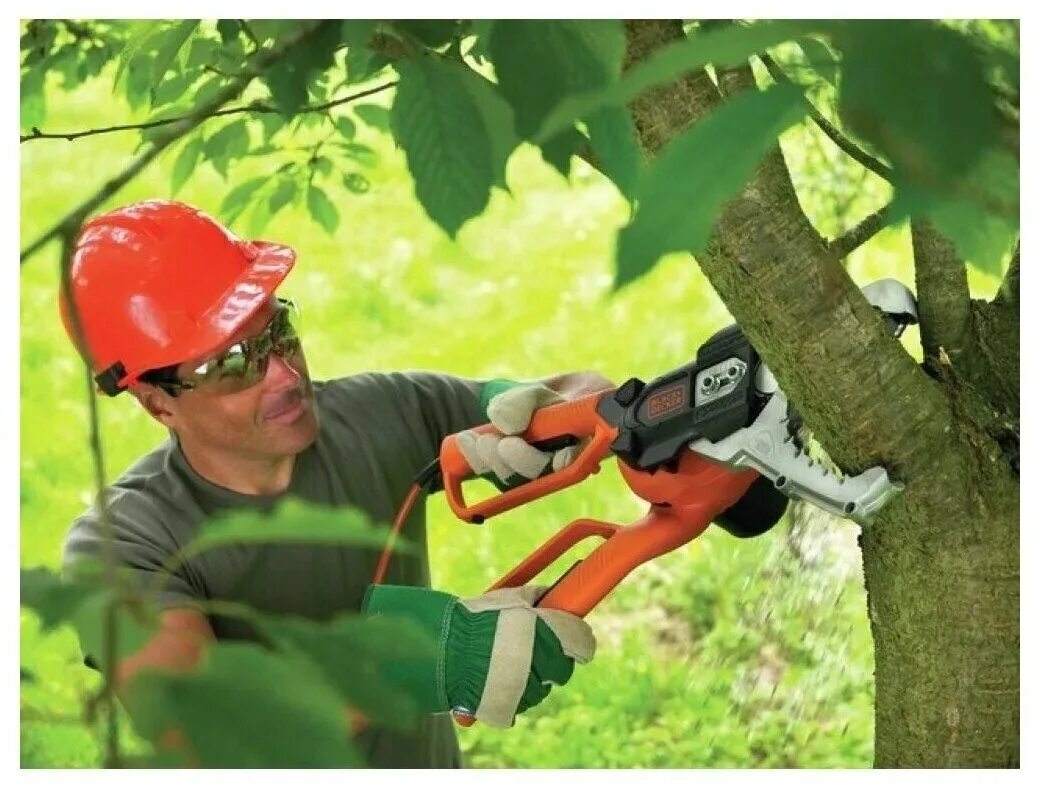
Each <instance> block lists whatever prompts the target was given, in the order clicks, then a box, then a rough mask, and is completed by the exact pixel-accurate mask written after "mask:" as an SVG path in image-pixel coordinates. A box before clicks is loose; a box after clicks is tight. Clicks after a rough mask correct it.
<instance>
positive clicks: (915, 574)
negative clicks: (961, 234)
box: [626, 20, 1019, 767]
mask: <svg viewBox="0 0 1040 795" xmlns="http://www.w3.org/2000/svg"><path fill="white" fill-rule="evenodd" d="M626 31H627V34H628V52H627V56H626V62H627V64H628V65H631V64H632V63H635V62H638V61H640V60H642V59H643V58H645V57H646V56H647V54H649V53H650V52H652V51H653V50H654V49H656V48H658V47H660V46H663V45H665V44H667V43H669V42H671V41H673V40H676V39H679V38H681V37H682V36H683V31H682V27H681V25H680V24H679V23H678V22H677V21H664V20H654V21H635V22H629V23H626ZM748 82H749V81H748V80H747V74H746V73H745V74H743V75H742V74H741V70H736V72H733V70H730V71H729V72H727V73H726V74H723V75H721V76H720V83H721V84H722V86H723V93H725V94H726V95H727V96H728V95H730V94H731V93H733V92H734V91H737V90H754V89H753V85H748ZM721 101H722V96H721V94H720V92H719V90H718V89H717V88H716V86H715V84H714V83H713V82H712V81H711V79H710V78H709V76H708V75H707V73H706V72H704V71H703V70H700V71H697V72H693V73H691V74H688V75H686V76H684V77H683V78H681V79H680V80H678V81H676V83H674V84H673V85H670V86H666V87H660V88H657V89H654V90H651V91H648V92H646V93H645V94H644V95H643V96H641V97H639V98H638V99H637V100H635V101H634V102H633V103H632V105H631V111H632V115H633V118H634V121H635V125H636V129H637V131H638V133H639V136H640V141H641V143H642V145H643V147H644V149H645V150H646V152H647V153H648V155H651V156H652V155H653V154H655V153H656V152H658V151H659V150H660V149H661V148H662V147H663V146H665V145H666V144H667V142H668V141H669V140H671V139H672V138H674V137H675V136H676V135H679V134H681V133H682V132H683V131H685V130H686V129H687V128H688V127H690V126H691V125H692V124H695V123H696V122H697V121H698V120H699V119H700V118H702V117H704V116H705V115H706V114H708V113H710V112H711V110H712V109H713V108H714V107H716V106H717V105H718V104H719V103H720V102H721ZM698 261H699V263H700V266H701V268H702V269H703V270H704V272H705V274H706V275H707V277H708V279H709V281H710V282H711V283H712V286H713V287H714V288H715V289H716V291H717V292H718V294H719V296H720V297H721V298H722V300H723V301H724V302H725V304H726V306H727V308H728V309H729V310H730V312H731V313H732V314H733V316H734V317H735V318H736V320H737V322H738V323H740V325H741V326H742V328H743V329H744V331H745V333H746V334H747V335H748V337H749V339H750V340H751V341H752V343H753V344H754V345H755V346H756V348H757V349H758V351H759V352H760V353H761V354H762V356H763V358H764V359H765V360H766V361H768V362H769V364H770V367H771V368H772V369H773V371H774V373H775V374H776V376H777V378H778V379H779V381H780V383H781V384H782V385H783V387H784V390H785V392H786V393H787V395H788V397H789V398H790V400H791V402H792V404H793V405H795V406H797V407H798V408H799V411H800V412H801V413H802V415H803V416H804V417H805V420H806V423H807V424H808V425H809V427H811V428H812V429H813V430H814V432H815V433H816V435H817V436H818V437H819V438H820V440H821V442H822V443H823V445H824V447H825V448H826V449H827V451H828V452H829V453H830V455H831V457H832V458H833V459H834V460H835V461H836V462H837V463H838V464H839V465H840V466H841V467H842V468H843V469H844V470H845V471H846V472H859V471H862V470H863V469H865V468H867V467H869V466H872V465H875V464H882V465H884V466H885V467H886V468H887V469H888V471H889V474H890V475H891V476H892V477H893V478H894V479H896V480H899V481H901V482H902V483H903V484H904V485H905V491H904V492H903V494H902V495H901V496H900V498H898V499H897V500H894V501H893V502H892V503H890V504H889V506H887V507H886V508H885V510H884V511H882V512H881V513H880V514H879V515H878V517H877V518H876V520H875V522H874V523H873V524H872V525H871V526H870V528H869V529H866V530H864V532H863V534H862V536H861V546H862V548H863V558H864V570H865V576H866V585H867V593H868V608H869V614H870V622H871V630H872V633H873V636H874V642H875V660H876V680H877V697H876V706H875V727H876V733H875V752H876V753H875V764H876V765H877V766H880V767H895V766H898V767H904V766H915V767H916V766H927V767H941V766H951V767H952V766H969V767H990V766H1008V765H1017V764H1018V759H1019V749H1018V743H1019V729H1018V723H1019V706H1018V700H1019V699H1018V694H1019V690H1018V688H1019V679H1018V672H1019V664H1018V655H1019V628H1018V577H1019V559H1018V491H1019V487H1018V476H1017V463H1016V465H1015V466H1012V464H1011V463H1010V461H1009V456H1008V453H1007V445H1006V443H1005V442H1006V439H1004V437H1003V436H1001V434H1002V433H1006V432H1005V431H1000V430H999V428H1000V427H1004V426H1006V425H1007V422H1006V421H1004V419H1001V422H998V423H994V421H993V418H992V417H990V416H988V415H989V414H995V415H999V414H1001V413H1002V412H1003V413H1005V414H1006V413H1007V410H1008V409H1009V408H1010V407H1009V406H1007V405H1002V406H1000V407H997V408H996V410H990V408H991V407H990V403H991V401H990V398H989V397H988V395H989V393H990V390H989V389H988V385H983V384H980V383H978V382H977V381H976V382H975V383H973V382H972V380H971V379H972V378H973V377H974V378H976V379H977V378H978V377H979V374H980V373H982V374H985V373H987V372H988V373H992V365H991V364H990V365H989V366H986V367H978V368H976V367H972V368H968V367H962V368H959V369H958V368H956V367H940V368H938V369H933V370H926V369H924V368H922V367H921V366H920V365H919V364H918V363H917V362H915V361H914V360H913V359H912V358H911V357H910V356H909V354H908V353H907V352H906V350H905V349H904V348H903V347H902V346H901V345H900V344H899V342H898V341H896V340H895V339H893V338H892V337H891V336H890V335H888V334H887V332H886V331H885V329H884V326H883V324H882V323H881V321H880V319H879V317H878V315H877V313H876V312H875V311H874V310H873V308H872V307H870V306H869V304H867V302H866V300H865V299H864V298H863V296H862V294H861V293H860V292H859V290H858V288H857V287H856V285H855V284H853V283H852V281H851V279H850V278H849V276H848V274H847V273H846V272H845V271H844V270H843V269H842V267H841V264H840V261H839V259H838V258H837V256H835V254H834V252H833V251H831V250H830V249H829V248H828V246H827V244H826V242H825V241H824V240H823V239H822V238H821V237H820V235H819V234H818V233H817V232H816V230H815V229H814V228H813V227H812V225H811V224H810V223H809V221H808V219H807V218H806V217H805V215H804V214H803V213H802V211H801V209H800V207H799V204H798V200H797V196H796V195H795V192H794V188H793V186H792V183H791V180H790V175H789V173H788V171H787V167H786V164H785V162H784V159H783V156H782V153H781V152H780V149H779V146H777V147H775V148H774V149H773V151H772V152H771V153H770V154H769V155H768V156H767V157H766V159H765V161H764V162H763V164H762V165H761V166H760V168H759V169H758V171H757V172H756V174H755V176H754V177H753V178H752V180H751V181H750V182H749V184H748V185H747V186H746V187H745V189H744V190H743V191H742V192H741V194H740V195H739V196H738V197H736V198H735V199H733V200H732V201H731V202H729V204H728V205H726V207H725V208H724V209H723V211H722V213H721V214H720V216H719V218H718V220H717V222H716V226H715V228H714V231H713V236H712V240H711V242H710V244H709V246H708V249H707V251H706V252H705V253H704V254H703V255H702V256H700V257H699V258H698ZM1006 292H1008V293H1010V290H1009V291H1006ZM986 307H994V305H991V304H987V305H986ZM939 311H942V310H941V309H940V310H939ZM972 311H976V310H974V309H973V310H972ZM985 311H988V313H989V316H990V321H991V322H989V326H990V327H992V328H993V329H995V330H994V331H993V332H992V333H990V334H988V335H987V334H985V333H983V332H982V331H981V330H980V329H979V325H982V324H973V328H972V332H971V333H973V334H977V335H979V336H978V345H979V348H980V349H981V350H983V351H990V352H992V356H993V358H994V359H1001V360H1003V359H1006V358H1007V349H1006V347H1005V346H1006V345H1007V343H1008V339H1009V335H1010V334H1011V331H1010V329H1011V328H1012V327H1013V329H1014V336H1015V341H1016V345H1015V348H1014V350H1013V354H1014V373H1015V382H1016V385H1015V392H1014V394H1015V400H1016V406H1015V411H1014V415H1015V417H1014V426H1015V431H1014V435H1015V439H1016V442H1017V413H1018V412H1017V373H1018V365H1017V302H1016V303H1015V312H1016V314H1015V317H1014V319H1013V322H1012V321H1011V320H1008V317H1009V316H1010V310H1008V309H1006V308H1004V307H1003V306H996V307H995V308H994V309H992V310H989V309H987V310H985ZM957 322H960V321H957ZM940 325H941V324H940ZM1004 367H1005V368H1007V365H1006V362H1005V363H1004ZM1004 372H1007V369H1005V370H1004ZM983 377H984V378H985V375H983ZM987 380H989V379H988V378H987ZM1004 391H1005V392H1006V390H1004ZM1004 402H1006V399H1005V401H1004ZM998 426H999V427H998ZM1016 456H1017V450H1016Z"/></svg>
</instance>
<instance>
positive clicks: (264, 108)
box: [19, 67, 397, 143]
mask: <svg viewBox="0 0 1040 795" xmlns="http://www.w3.org/2000/svg"><path fill="white" fill-rule="evenodd" d="M207 68H211V67H207ZM225 76H228V77H234V78H236V79H237V78H241V77H248V78H249V79H252V78H253V77H255V75H247V74H241V75H225ZM396 85H397V81H396V80H394V81H391V82H389V83H384V84H383V85H381V86H376V87H375V88H368V89H365V90H364V91H359V92H357V93H356V94H350V95H349V96H346V97H340V98H339V99H334V100H332V101H330V102H324V103H322V104H321V105H307V106H305V107H302V108H300V109H299V110H297V111H296V114H297V115H299V114H301V113H321V112H323V111H326V110H328V109H329V108H334V107H336V106H337V105H343V104H346V103H348V102H354V101H355V100H358V99H363V98H364V97H369V96H372V95H373V94H378V93H379V92H380V91H385V90H386V89H388V88H393V87H394V86H396ZM281 112H282V111H280V110H279V109H278V108H275V107H272V106H270V105H265V104H264V103H262V102H253V103H250V104H249V105H242V106H240V107H237V108H225V109H223V110H218V111H216V112H214V113H210V114H209V115H208V116H207V117H206V118H205V119H203V121H206V120H207V119H215V118H216V117H218V116H230V115H231V114H234V113H281ZM197 115H198V111H196V112H195V113H189V114H187V115H185V116H174V117H172V118H169V119H157V120H155V121H148V122H141V123H140V124H117V125H114V126H112V127H99V128H97V129H94V130H83V131H81V132H71V133H45V132H41V131H40V130H38V129H37V128H35V127H34V128H33V132H32V134H31V135H22V136H20V139H21V140H20V141H19V143H25V142H26V141H35V140H38V139H43V138H64V139H65V140H66V141H74V140H76V139H77V138H86V137H87V136H91V135H103V134H105V133H111V132H124V131H126V130H147V129H151V128H152V127H163V126H165V125H167V124H176V123H177V122H180V121H185V120H186V119H193V118H195V117H196V116H197Z"/></svg>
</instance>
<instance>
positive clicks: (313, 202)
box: [307, 184, 339, 235]
mask: <svg viewBox="0 0 1040 795" xmlns="http://www.w3.org/2000/svg"><path fill="white" fill-rule="evenodd" d="M307 210H308V211H309V212H310V214H311V217H312V218H313V219H314V220H315V221H317V222H318V223H319V224H321V228H322V229H324V230H325V231H326V232H328V233H329V234H330V235H331V234H332V233H333V232H335V231H336V227H338V226H339V210H337V209H336V206H335V205H334V204H333V203H332V202H331V201H330V200H329V197H328V196H327V195H326V194H325V191H323V190H322V189H321V188H319V187H318V186H317V185H313V184H312V185H311V186H310V187H309V188H307Z"/></svg>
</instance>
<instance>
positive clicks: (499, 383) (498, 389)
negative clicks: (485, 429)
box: [479, 378, 525, 422]
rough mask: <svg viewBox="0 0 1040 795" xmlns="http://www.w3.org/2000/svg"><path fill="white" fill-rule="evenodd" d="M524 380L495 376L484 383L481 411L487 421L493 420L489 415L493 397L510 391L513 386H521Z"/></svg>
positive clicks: (481, 392) (481, 393) (481, 394)
mask: <svg viewBox="0 0 1040 795" xmlns="http://www.w3.org/2000/svg"><path fill="white" fill-rule="evenodd" d="M524 383H525V382H524V381H510V380H508V379H506V378H495V379H493V380H491V381H488V382H487V383H486V384H484V388H483V389H482V390H481V391H480V399H479V402H480V413H481V414H482V415H483V417H484V421H485V422H491V420H490V418H489V417H488V405H489V404H490V403H491V399H492V398H494V397H497V396H498V395H501V394H502V393H503V392H508V391H509V390H510V389H512V388H513V387H517V386H521V385H522V384H524Z"/></svg>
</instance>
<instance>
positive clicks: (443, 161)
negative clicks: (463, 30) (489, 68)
mask: <svg viewBox="0 0 1040 795" xmlns="http://www.w3.org/2000/svg"><path fill="white" fill-rule="evenodd" d="M398 71H399V72H400V75H401V83H400V85H399V86H398V89H397V97H396V99H395V101H394V105H393V108H392V109H391V111H390V125H391V128H392V129H393V132H394V137H395V138H396V139H397V141H398V143H399V144H400V145H401V148H402V149H404V152H405V157H406V158H407V161H408V170H409V171H410V172H411V173H412V177H413V179H414V180H415V193H416V196H417V198H418V199H419V201H420V203H421V204H422V206H423V208H424V209H425V210H426V212H427V214H428V215H429V216H430V218H431V219H433V221H434V222H435V223H437V224H438V225H439V226H440V227H441V228H442V229H444V230H445V231H446V232H447V233H448V234H449V235H452V236H454V235H455V233H456V232H458V230H459V227H461V226H462V224H463V223H465V222H466V221H467V220H469V219H470V218H473V217H474V216H476V215H479V214H480V213H481V212H482V211H483V209H484V207H486V206H487V203H488V199H489V198H490V195H491V187H492V185H495V184H501V183H504V181H505V161H506V158H507V157H508V155H509V153H510V152H512V150H513V149H514V148H515V143H516V142H515V140H514V138H513V135H512V130H511V128H510V127H507V126H506V123H505V121H506V120H508V119H509V109H508V106H506V105H505V103H504V102H503V101H502V100H501V98H500V97H498V95H497V94H496V93H495V91H494V88H493V87H492V86H491V85H490V84H489V83H488V82H487V81H486V80H485V79H484V78H483V77H481V76H480V75H478V74H476V73H475V72H473V71H471V70H470V69H468V68H466V67H464V66H460V65H457V64H454V63H445V62H440V61H433V60H411V61H405V62H403V63H401V64H399V65H398Z"/></svg>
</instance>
